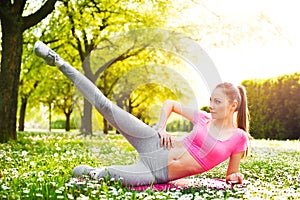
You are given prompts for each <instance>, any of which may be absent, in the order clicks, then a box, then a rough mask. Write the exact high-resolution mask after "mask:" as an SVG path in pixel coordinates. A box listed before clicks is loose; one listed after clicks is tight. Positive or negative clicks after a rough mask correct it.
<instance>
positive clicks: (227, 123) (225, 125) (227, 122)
mask: <svg viewBox="0 0 300 200" xmlns="http://www.w3.org/2000/svg"><path fill="white" fill-rule="evenodd" d="M212 125H213V126H214V127H215V128H217V129H219V130H222V129H223V130H224V129H231V128H235V125H234V122H233V116H232V117H227V118H224V119H214V120H212Z"/></svg>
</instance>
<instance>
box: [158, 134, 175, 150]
mask: <svg viewBox="0 0 300 200" xmlns="http://www.w3.org/2000/svg"><path fill="white" fill-rule="evenodd" d="M158 134H159V135H160V146H161V147H162V146H163V147H164V148H165V149H169V150H170V149H171V148H173V147H174V141H173V137H172V135H170V134H169V133H167V131H165V130H158Z"/></svg>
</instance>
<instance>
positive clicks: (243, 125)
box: [216, 82, 252, 159]
mask: <svg viewBox="0 0 300 200" xmlns="http://www.w3.org/2000/svg"><path fill="white" fill-rule="evenodd" d="M216 88H222V89H224V93H225V95H226V97H227V98H228V99H229V101H231V102H233V101H235V100H236V101H237V103H238V106H237V109H236V111H237V118H236V124H237V127H238V128H240V129H242V130H244V131H245V132H246V133H247V136H248V139H251V138H252V137H251V135H250V133H249V118H250V117H249V111H248V103H247V95H246V90H245V88H244V87H243V86H237V87H236V86H234V85H233V84H232V83H227V82H225V83H220V84H218V85H217V86H216ZM248 149H249V147H247V149H246V152H245V153H244V155H243V159H245V158H246V157H247V155H248V153H249V150H248Z"/></svg>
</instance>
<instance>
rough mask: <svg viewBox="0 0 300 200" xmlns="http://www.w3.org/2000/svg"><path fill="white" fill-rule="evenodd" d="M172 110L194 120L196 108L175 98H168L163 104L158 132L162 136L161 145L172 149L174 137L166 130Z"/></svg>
mask: <svg viewBox="0 0 300 200" xmlns="http://www.w3.org/2000/svg"><path fill="white" fill-rule="evenodd" d="M172 112H175V113H177V114H179V115H181V116H183V117H185V118H186V119H188V120H190V121H192V119H193V116H194V110H193V109H191V108H189V107H187V106H185V105H183V104H181V103H179V102H176V101H173V100H166V101H165V102H164V104H163V107H162V109H161V113H160V119H159V123H158V126H157V127H158V133H159V135H160V136H161V138H160V145H161V146H164V147H165V148H168V149H170V148H171V147H173V138H172V136H171V135H170V134H168V133H167V131H166V126H167V121H168V119H169V117H170V115H171V113H172Z"/></svg>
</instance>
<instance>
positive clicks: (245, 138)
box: [236, 128, 248, 141]
mask: <svg viewBox="0 0 300 200" xmlns="http://www.w3.org/2000/svg"><path fill="white" fill-rule="evenodd" d="M236 135H237V136H238V137H239V138H240V139H241V140H243V141H248V133H247V132H246V131H244V130H243V129H241V128H237V129H236Z"/></svg>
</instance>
